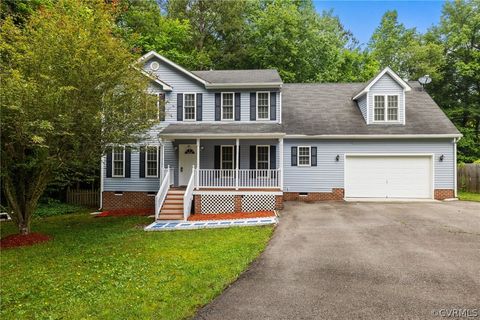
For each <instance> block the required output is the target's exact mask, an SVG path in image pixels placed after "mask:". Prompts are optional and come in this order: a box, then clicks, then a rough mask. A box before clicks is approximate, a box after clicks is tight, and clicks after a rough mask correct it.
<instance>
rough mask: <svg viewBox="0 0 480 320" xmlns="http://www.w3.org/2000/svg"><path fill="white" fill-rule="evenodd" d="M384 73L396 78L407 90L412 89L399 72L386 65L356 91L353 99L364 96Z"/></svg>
mask: <svg viewBox="0 0 480 320" xmlns="http://www.w3.org/2000/svg"><path fill="white" fill-rule="evenodd" d="M384 74H388V75H389V76H390V77H392V78H393V80H395V81H396V82H397V83H398V84H399V85H400V86H402V87H403V89H404V90H405V91H410V90H411V88H410V86H409V84H408V83H407V82H405V81H404V80H403V79H402V78H400V76H399V75H398V74H396V73H395V72H393V70H392V69H390V68H389V67H386V68H385V69H383V70H382V71H380V72H379V73H378V74H377V75H376V76H375V77H374V78H372V79H370V80H369V81H367V83H365V85H364V87H363V88H361V89H359V90H358V92H356V93H355V94H354V96H353V98H352V99H353V100H356V99H358V98H360V97H361V96H363V95H364V94H365V93H367V92H368V91H369V90H370V88H371V87H372V86H373V85H374V84H375V83H376V82H377V81H378V80H380V78H381V77H383V75H384Z"/></svg>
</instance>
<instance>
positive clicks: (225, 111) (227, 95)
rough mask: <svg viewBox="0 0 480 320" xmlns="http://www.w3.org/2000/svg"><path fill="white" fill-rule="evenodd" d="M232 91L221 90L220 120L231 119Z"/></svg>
mask: <svg viewBox="0 0 480 320" xmlns="http://www.w3.org/2000/svg"><path fill="white" fill-rule="evenodd" d="M233 110H234V108H233V92H222V120H233Z"/></svg>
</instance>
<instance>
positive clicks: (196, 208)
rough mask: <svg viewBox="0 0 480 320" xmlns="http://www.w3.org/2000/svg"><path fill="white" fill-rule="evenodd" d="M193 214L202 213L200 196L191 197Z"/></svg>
mask: <svg viewBox="0 0 480 320" xmlns="http://www.w3.org/2000/svg"><path fill="white" fill-rule="evenodd" d="M193 206H194V208H193V213H194V214H200V213H202V196H201V195H198V194H196V195H194V196H193Z"/></svg>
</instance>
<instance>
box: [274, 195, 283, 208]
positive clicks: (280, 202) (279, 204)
mask: <svg viewBox="0 0 480 320" xmlns="http://www.w3.org/2000/svg"><path fill="white" fill-rule="evenodd" d="M275 209H276V210H282V209H283V196H275Z"/></svg>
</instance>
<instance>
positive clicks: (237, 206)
mask: <svg viewBox="0 0 480 320" xmlns="http://www.w3.org/2000/svg"><path fill="white" fill-rule="evenodd" d="M233 201H234V203H235V212H242V196H241V195H236V196H235V197H234V198H233Z"/></svg>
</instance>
